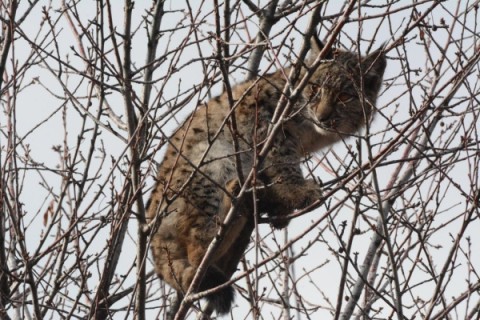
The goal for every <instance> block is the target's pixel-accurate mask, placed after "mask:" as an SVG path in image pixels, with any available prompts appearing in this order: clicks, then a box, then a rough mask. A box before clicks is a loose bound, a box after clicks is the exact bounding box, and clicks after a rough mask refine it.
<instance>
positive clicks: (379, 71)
mask: <svg viewBox="0 0 480 320" xmlns="http://www.w3.org/2000/svg"><path fill="white" fill-rule="evenodd" d="M384 48H385V44H383V45H382V46H381V47H380V48H378V49H377V50H375V51H374V52H372V53H370V54H369V55H368V56H366V57H365V58H363V61H362V69H363V70H364V71H366V72H367V73H366V75H365V84H366V86H368V87H371V88H372V89H374V90H378V89H380V86H381V84H382V79H383V73H384V72H385V68H386V67H387V58H386V56H385V53H384V52H383V49H384Z"/></svg>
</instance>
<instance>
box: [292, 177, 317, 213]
mask: <svg viewBox="0 0 480 320" xmlns="http://www.w3.org/2000/svg"><path fill="white" fill-rule="evenodd" d="M299 189H300V190H298V191H299V192H300V193H301V194H299V199H302V201H300V202H298V203H297V206H296V208H295V209H303V208H306V207H308V206H310V205H311V204H313V203H315V202H316V201H317V200H320V199H322V197H323V192H322V187H321V186H320V185H319V184H318V183H316V182H315V181H313V180H306V181H305V184H304V185H302V187H301V188H299Z"/></svg>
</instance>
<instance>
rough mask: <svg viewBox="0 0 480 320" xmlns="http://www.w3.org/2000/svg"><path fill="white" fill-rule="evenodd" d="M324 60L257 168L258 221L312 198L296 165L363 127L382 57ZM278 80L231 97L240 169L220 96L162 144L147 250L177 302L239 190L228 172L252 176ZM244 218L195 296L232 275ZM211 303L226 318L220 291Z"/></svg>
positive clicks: (313, 191)
mask: <svg viewBox="0 0 480 320" xmlns="http://www.w3.org/2000/svg"><path fill="white" fill-rule="evenodd" d="M313 45H314V48H313V50H312V53H311V55H312V56H315V55H316V54H318V52H319V50H320V49H321V48H320V47H318V46H319V45H320V43H319V42H318V41H317V40H316V39H315V41H314V42H313ZM328 58H331V59H327V60H326V61H325V62H324V63H322V64H321V65H320V66H319V67H318V68H317V70H316V71H315V73H314V75H313V77H312V78H311V80H310V82H309V85H308V86H307V87H306V88H305V90H304V92H303V95H302V97H301V98H300V99H299V101H297V102H296V103H295V106H294V108H293V109H292V112H291V116H290V117H289V118H288V120H286V121H285V123H284V125H283V129H282V131H281V132H279V134H277V135H276V137H275V140H274V143H273V146H272V148H271V150H270V152H269V153H268V155H267V156H266V158H265V160H264V161H263V162H262V165H261V167H260V168H258V174H257V176H258V180H259V182H258V190H260V191H259V192H258V202H257V204H258V209H259V210H258V211H259V212H258V213H266V214H268V215H269V216H270V217H282V216H285V215H287V214H289V213H291V212H292V211H293V210H294V209H300V208H303V207H305V206H307V205H309V204H311V203H312V202H314V201H315V200H317V199H319V198H321V196H322V192H321V188H320V186H319V185H318V184H317V183H315V182H314V181H313V180H306V179H305V178H304V177H303V175H302V171H301V168H300V164H301V161H302V159H304V157H305V155H307V154H308V153H310V152H315V151H318V150H319V149H321V148H323V147H325V146H328V145H331V144H332V143H334V142H336V141H338V140H341V139H343V138H344V137H346V136H348V135H351V134H353V133H355V132H357V131H358V130H359V129H360V128H361V127H362V126H363V125H365V124H366V123H367V121H368V120H369V119H370V117H371V114H372V112H373V109H374V105H375V102H376V98H377V94H378V91H379V89H380V85H381V81H382V77H383V72H384V69H385V66H386V60H385V57H384V55H383V54H381V53H380V52H375V53H373V54H371V55H369V56H367V57H364V58H362V60H361V63H360V64H359V61H358V60H359V59H358V56H357V55H355V54H353V53H350V52H344V51H336V52H332V53H331V54H330V56H329V57H328ZM360 70H362V72H363V76H361V73H360ZM284 74H285V73H284V72H275V73H273V74H270V75H267V76H265V77H263V78H261V79H257V80H252V81H247V82H244V83H241V84H239V85H237V86H235V87H234V88H233V92H232V93H233V98H234V99H235V100H236V101H237V102H238V106H237V107H236V109H235V118H236V123H237V128H238V132H237V136H236V137H235V138H236V139H237V142H238V147H239V149H238V155H239V157H240V159H241V166H242V168H238V169H237V168H236V160H235V155H234V153H235V150H234V140H233V138H232V133H231V131H230V130H229V127H228V125H224V126H223V127H222V125H223V124H224V123H225V120H226V119H227V118H228V117H229V113H230V106H229V103H228V99H227V95H226V93H224V94H222V95H220V96H219V97H217V98H214V99H212V100H210V101H209V102H208V103H205V104H204V105H200V106H198V107H197V108H196V110H195V111H194V112H193V113H192V114H191V115H190V117H188V118H187V119H186V121H185V122H184V123H183V125H182V126H181V127H180V128H179V129H178V130H177V131H176V132H175V133H174V134H173V136H172V137H171V138H170V140H169V146H168V149H167V151H166V155H165V158H164V160H163V162H162V163H161V165H160V166H159V172H158V181H157V184H156V186H155V189H154V190H153V193H152V196H151V199H150V202H149V203H150V204H149V207H148V219H149V220H150V221H152V220H153V219H154V218H155V217H157V218H158V219H159V227H158V229H157V230H154V234H153V236H152V241H151V247H152V252H153V258H154V261H155V270H156V272H157V274H158V275H159V276H160V278H161V279H163V280H164V281H166V282H167V283H168V284H169V285H170V286H172V287H173V288H175V289H176V290H177V291H179V292H185V291H186V290H187V289H188V287H189V285H190V283H191V281H192V278H193V276H194V274H195V272H196V270H197V267H198V265H199V263H200V262H201V260H202V258H203V256H204V254H205V251H206V249H207V247H208V245H209V244H210V242H211V241H212V239H213V238H214V236H215V235H216V233H217V231H218V227H219V225H220V224H221V223H222V222H223V220H224V219H225V216H226V214H227V213H228V211H229V209H230V207H231V204H232V200H231V197H232V196H235V195H236V193H237V192H238V189H239V186H238V182H237V181H238V177H237V170H240V171H241V172H242V173H243V175H245V176H246V175H247V174H248V173H249V172H250V170H251V168H252V164H253V159H254V157H253V153H254V150H255V149H258V150H259V149H261V145H262V143H263V141H264V139H265V138H266V135H267V130H268V126H269V124H270V122H271V120H272V116H273V114H274V112H275V108H276V106H277V103H278V100H279V98H280V94H281V90H282V89H283V88H284V86H285V83H286V80H285V77H284ZM286 74H288V71H287V73H286ZM360 80H362V81H360ZM362 82H363V90H360V89H359V88H360V86H361V83H362ZM360 97H363V98H360ZM238 100H240V101H238ZM362 100H363V101H362ZM255 144H256V146H255ZM254 147H256V148H254ZM251 208H252V206H251V204H250V205H248V204H244V205H243V207H242V208H240V210H237V212H238V214H237V215H236V217H235V221H234V222H233V223H232V224H230V226H229V230H227V233H226V237H225V238H224V239H222V242H221V245H220V248H219V250H218V251H217V252H216V255H215V257H214V258H213V261H212V263H211V265H210V266H209V269H208V271H207V274H206V276H205V277H204V280H203V282H202V284H201V285H200V290H205V289H209V288H212V287H215V286H217V285H219V284H221V283H223V282H225V281H227V280H228V279H229V278H230V277H231V276H232V274H233V273H234V272H235V270H236V267H237V264H238V261H239V259H240V258H241V256H242V254H243V253H244V250H245V249H246V247H247V246H248V242H249V239H250V235H251V232H252V231H253V222H252V219H251V214H252V209H251ZM159 215H160V216H159ZM273 221H276V222H275V223H272V224H273V226H274V227H275V228H283V227H285V226H286V225H287V224H288V220H286V219H285V220H282V219H277V220H275V219H274V220H273ZM211 300H212V302H214V304H215V308H216V310H217V312H218V313H225V312H228V310H229V309H230V306H231V303H232V300H233V289H232V288H227V289H223V290H222V291H220V292H219V293H217V294H216V295H213V296H212V297H211Z"/></svg>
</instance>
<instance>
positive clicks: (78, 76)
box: [0, 0, 480, 320]
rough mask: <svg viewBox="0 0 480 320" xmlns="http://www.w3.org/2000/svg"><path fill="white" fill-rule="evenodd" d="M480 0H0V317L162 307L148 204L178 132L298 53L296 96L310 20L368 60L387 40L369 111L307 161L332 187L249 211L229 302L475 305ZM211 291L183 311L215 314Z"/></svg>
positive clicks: (264, 313) (240, 305)
mask: <svg viewBox="0 0 480 320" xmlns="http://www.w3.org/2000/svg"><path fill="white" fill-rule="evenodd" d="M479 6H480V2H479V1H478V0H465V1H439V0H422V1H413V2H407V1H399V0H387V1H368V0H366V1H353V0H350V1H322V0H303V1H288V0H285V1H276V0H269V1H251V0H239V1H230V0H225V1H223V2H221V1H218V0H216V1H213V2H210V1H189V0H187V1H160V0H157V1H152V2H147V1H145V2H142V1H136V2H133V1H129V0H125V1H124V2H122V4H121V5H120V2H116V1H110V0H98V1H96V2H92V1H86V0H77V1H70V0H62V1H44V0H42V1H40V0H31V1H19V0H6V1H0V23H1V26H2V28H1V34H0V74H1V77H0V92H1V101H0V104H1V111H2V114H1V116H0V166H1V167H0V195H1V197H0V304H1V305H0V317H1V318H4V319H17V318H18V319H31V318H36V319H43V318H51V319H57V318H68V319H70V318H73V319H75V318H82V319H83V318H89V319H90V318H95V319H97V318H98V319H110V318H115V319H117V318H118V319H120V318H137V319H146V318H148V319H151V318H159V319H166V318H167V317H173V316H174V315H173V314H171V313H170V314H169V310H175V309H176V308H171V306H172V304H174V303H175V301H174V300H175V299H174V293H173V291H172V290H171V289H170V288H169V287H168V285H165V284H164V283H162V282H161V281H159V280H158V279H157V277H156V276H155V275H154V273H153V271H152V270H153V268H152V261H151V259H150V256H149V250H148V248H149V245H150V232H151V227H152V226H151V225H149V224H148V223H146V219H145V206H146V200H147V199H148V197H149V195H150V192H151V187H152V186H153V183H154V177H155V172H156V166H157V164H158V162H159V161H160V160H161V159H162V156H163V152H164V149H165V148H164V147H165V146H166V144H167V143H168V138H169V136H170V134H171V133H172V132H173V131H174V130H175V128H176V127H178V125H179V123H181V122H182V121H183V120H184V119H185V117H186V116H187V115H188V114H189V113H190V112H191V111H192V110H193V109H194V108H195V107H196V106H197V105H198V104H200V103H202V102H206V101H208V100H209V99H210V98H212V97H214V96H216V95H218V94H219V93H221V92H222V91H227V92H231V91H232V90H233V88H234V87H235V85H236V83H239V82H241V81H243V80H245V79H255V78H256V77H261V76H262V75H265V74H268V73H270V72H272V71H274V70H279V69H283V68H286V67H288V66H291V65H293V66H296V67H295V68H293V69H291V70H294V71H292V72H291V73H289V74H286V75H285V76H286V77H288V79H289V81H290V82H289V83H290V84H291V87H290V88H289V90H287V91H285V93H286V95H287V96H289V98H292V99H293V98H294V97H295V94H299V92H301V90H302V86H304V85H305V81H306V80H305V79H301V78H300V77H299V74H298V72H295V70H297V71H298V70H299V69H300V68H301V67H304V65H302V62H303V60H304V57H305V55H306V53H307V50H308V46H307V43H308V41H306V40H308V39H309V36H310V35H311V34H312V33H313V32H317V33H318V34H319V35H320V36H321V37H323V38H324V40H325V45H326V47H329V48H330V47H337V48H341V49H345V50H350V51H353V52H357V53H358V54H359V56H360V54H365V53H367V52H371V51H373V49H376V48H379V47H381V46H382V45H384V51H385V52H386V55H387V57H388V67H387V71H386V75H385V79H384V85H383V89H382V92H381V96H380V98H379V101H378V103H377V109H378V110H377V113H376V116H375V119H374V121H373V123H372V124H371V125H370V126H368V127H367V128H366V130H365V132H363V133H362V134H361V135H359V136H357V137H351V138H349V139H348V140H346V141H344V142H343V143H339V144H337V145H336V146H335V147H334V148H332V149H328V150H323V152H322V153H320V154H315V155H311V157H309V159H308V161H306V162H305V164H304V169H305V174H306V175H311V176H312V177H315V179H318V181H321V183H322V185H323V188H324V193H325V199H324V201H322V202H320V201H319V202H317V203H315V204H314V205H313V206H312V207H310V208H307V209H306V210H304V211H295V212H292V214H291V217H292V218H293V221H292V223H291V224H290V226H289V227H288V229H286V230H285V231H273V230H272V229H271V228H270V227H269V225H268V223H263V222H266V221H264V220H262V217H258V218H259V220H258V224H257V225H256V227H255V231H254V233H253V235H252V238H251V242H250V245H249V247H248V249H247V251H246V253H245V256H244V257H243V259H242V260H241V262H240V264H239V266H238V270H237V272H236V273H235V274H234V276H233V277H232V279H231V280H230V283H233V284H235V287H236V289H237V291H238V293H237V299H236V306H235V307H234V309H233V311H232V312H231V314H230V315H229V316H228V317H227V318H232V319H250V318H254V319H264V318H275V319H327V318H333V319H387V318H388V319H390V318H392V319H393V318H395V319H402V320H403V319H413V318H415V319H479V318H480V295H479V293H480V275H479V274H480V270H479V269H480V256H479V252H480V235H479V233H478V230H479V228H480V211H479V204H480V191H479V178H480V174H479V166H480V145H479V141H480V140H479V130H480V127H479V125H478V123H479V122H478V120H479V119H478V118H479V115H480V78H479V74H480V64H479V59H480V29H479V28H480V26H479V24H478V21H480V20H479V12H478V11H479ZM322 59H323V57H322V56H320V57H318V59H317V64H320V63H321V62H322ZM302 81H304V82H302ZM287 103H288V101H286V100H285V101H282V102H281V103H280V104H279V106H278V110H282V108H285V106H286V105H287ZM279 114H280V113H279ZM274 134H275V130H272V136H273V135H274ZM267 151H268V148H267V149H265V152H267ZM244 182H246V183H248V177H244ZM246 185H247V184H245V186H246ZM313 207H316V209H315V210H314V211H311V210H312V209H313ZM227 223H228V221H227ZM214 254H215V241H214V242H213V243H212V244H211V247H210V250H209V252H208V253H207V257H205V259H204V263H205V264H207V263H208V255H214ZM198 278H201V274H199V275H198ZM197 280H198V279H197ZM192 289H193V287H192ZM203 296H204V294H203V293H201V292H199V293H195V292H194V291H193V290H189V292H187V294H186V295H185V298H184V300H183V304H182V303H180V301H177V305H176V307H177V308H179V310H178V313H177V319H180V318H182V317H183V316H184V315H185V316H186V317H188V318H192V319H193V318H195V317H198V318H199V319H200V318H203V319H208V318H209V317H210V316H211V310H209V307H208V306H205V304H204V303H203V302H202V301H201V298H202V297H203ZM202 310H203V311H202Z"/></svg>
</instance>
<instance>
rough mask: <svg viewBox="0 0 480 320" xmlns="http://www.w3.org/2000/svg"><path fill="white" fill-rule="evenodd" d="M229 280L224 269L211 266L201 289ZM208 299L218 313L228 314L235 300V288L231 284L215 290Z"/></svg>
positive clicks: (210, 287)
mask: <svg viewBox="0 0 480 320" xmlns="http://www.w3.org/2000/svg"><path fill="white" fill-rule="evenodd" d="M227 281H228V278H227V277H226V276H225V274H224V273H223V272H222V271H220V270H219V269H217V268H215V267H209V268H208V270H207V272H206V273H205V276H204V277H203V280H202V284H201V285H200V288H199V289H200V291H204V290H208V289H212V288H215V287H217V286H219V285H222V284H224V283H225V282H227ZM206 299H207V301H208V302H209V304H210V305H211V306H212V307H213V308H214V309H215V311H216V312H217V314H226V313H228V312H229V311H230V309H231V308H232V304H233V301H234V300H235V290H234V289H233V287H232V286H231V285H229V286H226V287H224V288H222V289H220V290H215V292H212V293H211V294H210V295H208V296H207V297H206Z"/></svg>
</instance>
